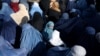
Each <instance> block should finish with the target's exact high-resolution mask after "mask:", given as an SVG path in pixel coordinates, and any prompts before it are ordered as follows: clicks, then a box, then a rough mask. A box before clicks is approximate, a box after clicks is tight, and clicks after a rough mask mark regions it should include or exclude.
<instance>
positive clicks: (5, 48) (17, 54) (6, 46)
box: [0, 36, 26, 56]
mask: <svg viewBox="0 0 100 56" xmlns="http://www.w3.org/2000/svg"><path fill="white" fill-rule="evenodd" d="M0 55H1V56H21V55H22V56H26V51H25V49H14V48H13V47H12V46H11V44H10V43H9V42H7V41H6V40H5V39H4V38H3V37H2V36H0Z"/></svg>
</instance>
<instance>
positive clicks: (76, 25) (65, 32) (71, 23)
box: [55, 18, 85, 47]
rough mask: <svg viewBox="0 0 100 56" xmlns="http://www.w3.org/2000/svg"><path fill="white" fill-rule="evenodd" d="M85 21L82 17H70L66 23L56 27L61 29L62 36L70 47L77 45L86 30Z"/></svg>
mask: <svg viewBox="0 0 100 56" xmlns="http://www.w3.org/2000/svg"><path fill="white" fill-rule="evenodd" d="M84 27H85V23H84V22H83V20H82V19H80V18H73V19H69V20H68V21H67V22H66V23H64V24H61V25H60V26H58V27H55V29H57V30H58V31H60V37H61V39H62V40H63V41H64V43H65V44H66V45H68V46H69V47H71V46H73V45H75V44H76V43H77V41H78V38H79V37H80V36H81V34H82V32H83V31H84Z"/></svg>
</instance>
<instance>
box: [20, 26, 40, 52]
mask: <svg viewBox="0 0 100 56" xmlns="http://www.w3.org/2000/svg"><path fill="white" fill-rule="evenodd" d="M41 38H42V35H41V33H40V32H39V31H38V30H36V29H35V28H34V27H32V26H31V25H30V24H24V25H23V26H22V35H21V39H20V41H21V45H20V48H25V49H26V50H27V52H31V51H32V50H33V49H34V48H35V47H36V45H37V44H38V43H39V42H42V39H41Z"/></svg>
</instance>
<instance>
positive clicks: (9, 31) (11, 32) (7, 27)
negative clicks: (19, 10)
mask: <svg viewBox="0 0 100 56" xmlns="http://www.w3.org/2000/svg"><path fill="white" fill-rule="evenodd" d="M11 13H13V11H12V9H11V8H10V7H9V6H8V4H7V3H3V8H2V9H1V10H0V16H2V15H3V17H2V20H3V21H4V22H3V26H2V30H1V35H2V36H3V37H4V38H5V39H6V40H7V41H9V42H10V43H12V44H14V41H15V36H16V26H17V25H16V24H15V22H14V21H13V20H12V18H11V17H10V14H11Z"/></svg>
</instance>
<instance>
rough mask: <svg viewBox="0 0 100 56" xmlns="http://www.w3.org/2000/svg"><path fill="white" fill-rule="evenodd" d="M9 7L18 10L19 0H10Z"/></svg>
mask: <svg viewBox="0 0 100 56" xmlns="http://www.w3.org/2000/svg"><path fill="white" fill-rule="evenodd" d="M10 7H11V8H12V10H13V11H14V12H17V11H19V0H11V4H10Z"/></svg>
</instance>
